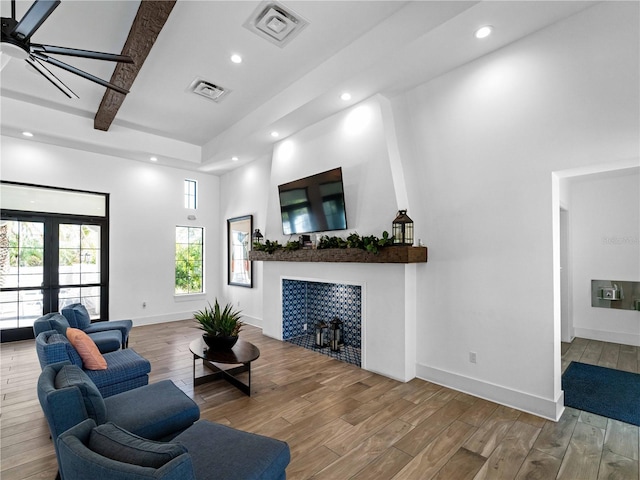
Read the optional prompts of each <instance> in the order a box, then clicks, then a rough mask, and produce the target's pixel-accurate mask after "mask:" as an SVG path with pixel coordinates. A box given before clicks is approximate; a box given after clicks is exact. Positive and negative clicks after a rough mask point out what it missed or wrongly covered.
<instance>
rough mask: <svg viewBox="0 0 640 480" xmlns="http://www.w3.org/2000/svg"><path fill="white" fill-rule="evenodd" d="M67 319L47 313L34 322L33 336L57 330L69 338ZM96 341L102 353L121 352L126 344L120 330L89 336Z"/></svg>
mask: <svg viewBox="0 0 640 480" xmlns="http://www.w3.org/2000/svg"><path fill="white" fill-rule="evenodd" d="M70 326H71V325H69V322H68V321H67V319H66V318H65V317H64V316H63V315H61V314H59V313H57V312H56V313H47V314H46V315H43V316H42V317H40V318H38V319H36V321H35V322H33V336H34V337H37V336H38V335H40V334H41V333H42V332H46V331H49V330H55V331H56V332H58V333H61V334H62V335H64V336H65V337H66V336H67V328H69V327H70ZM87 335H89V337H91V340H93V341H94V343H95V344H96V346H97V347H98V350H100V353H109V352H115V351H116V350H119V349H120V347H121V346H122V345H123V344H124V343H123V341H122V333H121V331H120V330H118V329H115V330H105V331H101V332H94V333H89V334H87Z"/></svg>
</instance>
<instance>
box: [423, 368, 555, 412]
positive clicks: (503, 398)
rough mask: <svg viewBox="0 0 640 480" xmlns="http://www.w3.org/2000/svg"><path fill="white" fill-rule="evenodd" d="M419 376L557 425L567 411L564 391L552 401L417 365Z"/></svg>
mask: <svg viewBox="0 0 640 480" xmlns="http://www.w3.org/2000/svg"><path fill="white" fill-rule="evenodd" d="M416 375H417V377H418V378H420V379H422V380H426V381H428V382H432V383H435V384H438V385H442V386H443V387H447V388H452V389H453V390H458V391H460V392H463V393H468V394H469V395H473V396H474V397H479V398H483V399H485V400H489V401H491V402H495V403H499V404H500V405H505V406H507V407H511V408H515V409H517V410H522V411H524V412H527V413H531V414H533V415H537V416H539V417H543V418H546V419H548V420H552V421H554V422H557V421H558V419H559V418H560V416H561V415H562V412H563V411H564V392H562V391H561V392H560V395H559V397H558V398H557V399H556V400H555V401H553V400H550V399H547V398H541V397H538V396H536V395H531V394H530V393H525V392H520V391H517V390H513V389H510V388H506V387H503V386H500V385H495V384H492V383H487V382H483V381H480V380H477V379H475V378H470V377H465V376H464V375H459V374H457V373H452V372H447V371H445V370H439V369H437V368H432V367H428V366H426V365H421V364H417V366H416Z"/></svg>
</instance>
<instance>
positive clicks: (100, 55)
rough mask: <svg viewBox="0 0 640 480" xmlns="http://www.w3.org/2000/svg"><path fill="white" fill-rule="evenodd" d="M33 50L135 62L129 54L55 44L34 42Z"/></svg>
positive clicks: (95, 58)
mask: <svg viewBox="0 0 640 480" xmlns="http://www.w3.org/2000/svg"><path fill="white" fill-rule="evenodd" d="M31 51H32V52H40V53H48V54H54V55H69V56H72V57H83V58H92V59H94V60H106V61H109V62H122V63H133V59H132V58H131V57H130V56H128V55H119V54H116V53H104V52H94V51H91V50H80V49H77V48H68V47H56V46H55V45H40V44H34V43H32V44H31Z"/></svg>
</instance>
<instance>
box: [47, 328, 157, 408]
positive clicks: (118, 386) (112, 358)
mask: <svg viewBox="0 0 640 480" xmlns="http://www.w3.org/2000/svg"><path fill="white" fill-rule="evenodd" d="M36 352H37V354H38V360H39V361H40V367H41V368H42V369H43V370H44V368H45V367H46V366H47V365H51V364H53V363H58V362H64V361H66V362H70V363H72V364H73V365H77V366H78V367H79V368H81V369H83V366H84V365H83V362H82V358H81V357H80V354H78V351H77V350H76V349H75V348H74V347H73V345H71V343H70V342H69V340H67V337H65V336H64V335H61V334H59V333H58V332H56V331H55V330H49V331H47V332H42V333H40V334H39V335H38V336H37V337H36ZM103 357H104V359H105V360H106V361H107V369H106V370H84V369H83V371H84V372H85V373H86V374H87V376H88V377H89V378H90V379H91V381H92V382H93V383H94V384H95V385H96V387H98V390H100V393H101V394H102V396H103V397H109V396H111V395H115V394H117V393H121V392H126V391H127V390H131V389H132V388H137V387H141V386H143V385H146V384H148V383H149V372H150V371H151V364H150V363H149V360H147V359H146V358H143V357H141V356H140V355H138V354H137V353H136V351H135V350H133V349H131V348H127V349H125V350H117V351H115V352H109V353H105V354H104V355H103Z"/></svg>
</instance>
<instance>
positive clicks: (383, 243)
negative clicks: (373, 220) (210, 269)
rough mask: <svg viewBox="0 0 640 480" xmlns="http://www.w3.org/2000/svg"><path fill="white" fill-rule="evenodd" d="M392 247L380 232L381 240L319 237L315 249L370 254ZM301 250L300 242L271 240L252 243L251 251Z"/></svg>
mask: <svg viewBox="0 0 640 480" xmlns="http://www.w3.org/2000/svg"><path fill="white" fill-rule="evenodd" d="M391 245H393V238H391V237H390V236H389V232H387V231H384V232H382V238H378V237H376V236H375V235H368V236H366V237H361V236H360V235H358V234H357V233H356V232H353V233H352V234H350V235H349V236H348V237H347V238H346V239H344V238H341V237H335V236H333V237H330V236H328V235H323V236H322V237H320V241H319V242H318V245H317V247H316V248H317V249H318V250H324V249H327V248H359V249H361V250H366V251H367V252H371V253H378V252H379V250H380V248H384V247H389V246H391ZM301 248H302V244H301V243H300V242H293V241H290V242H287V243H286V244H284V245H281V244H280V243H278V241H277V240H274V241H273V242H272V241H271V240H265V242H264V243H258V242H253V249H254V250H255V251H258V252H266V253H269V254H271V253H273V252H277V251H278V250H284V251H286V252H292V251H295V250H299V249H301Z"/></svg>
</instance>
